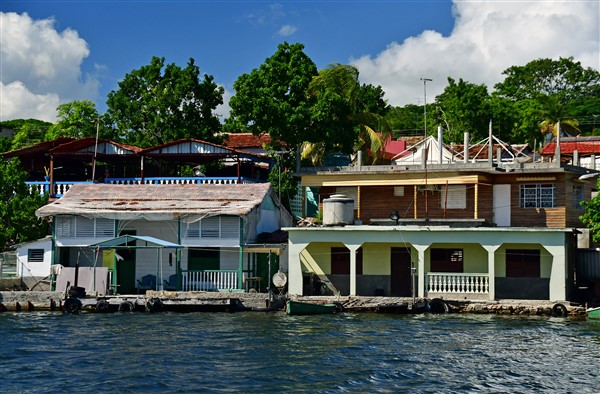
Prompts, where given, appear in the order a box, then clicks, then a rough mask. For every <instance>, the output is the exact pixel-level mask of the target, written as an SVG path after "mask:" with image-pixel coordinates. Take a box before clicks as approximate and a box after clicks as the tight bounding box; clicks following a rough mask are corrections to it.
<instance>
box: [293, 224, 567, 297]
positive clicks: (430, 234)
mask: <svg viewBox="0 0 600 394" xmlns="http://www.w3.org/2000/svg"><path fill="white" fill-rule="evenodd" d="M286 230H287V231H289V240H290V245H289V247H290V251H289V281H290V283H289V292H290V294H296V295H307V294H308V293H309V292H311V291H314V290H316V288H315V287H312V288H311V287H310V286H307V277H308V278H310V279H311V280H316V281H317V282H318V283H319V286H321V289H325V290H324V291H329V292H331V293H337V294H340V295H350V296H357V295H391V296H404V297H410V296H418V297H421V298H422V297H428V298H435V297H437V298H445V299H459V300H464V299H466V300H497V299H508V298H514V299H547V300H564V299H566V297H567V287H568V286H567V283H568V276H569V275H570V269H569V266H570V251H571V250H572V249H571V242H572V240H573V235H572V230H570V229H525V228H519V229H515V228H449V227H445V226H345V227H309V228H293V229H291V228H290V229H286ZM313 294H314V293H313Z"/></svg>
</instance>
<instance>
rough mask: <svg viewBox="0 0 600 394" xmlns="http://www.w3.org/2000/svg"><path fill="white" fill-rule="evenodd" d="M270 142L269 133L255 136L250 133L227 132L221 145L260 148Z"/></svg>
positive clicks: (236, 147)
mask: <svg viewBox="0 0 600 394" xmlns="http://www.w3.org/2000/svg"><path fill="white" fill-rule="evenodd" d="M270 143H271V136H270V135H269V134H266V133H265V134H261V135H259V136H255V135H254V134H252V133H227V134H226V139H225V141H223V145H225V146H227V147H229V148H234V149H244V148H246V149H247V148H262V147H263V146H264V145H265V144H270Z"/></svg>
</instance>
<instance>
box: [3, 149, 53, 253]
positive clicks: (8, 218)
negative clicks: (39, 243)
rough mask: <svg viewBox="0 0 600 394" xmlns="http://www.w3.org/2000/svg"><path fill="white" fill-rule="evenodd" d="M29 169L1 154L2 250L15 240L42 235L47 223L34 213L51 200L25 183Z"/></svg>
mask: <svg viewBox="0 0 600 394" xmlns="http://www.w3.org/2000/svg"><path fill="white" fill-rule="evenodd" d="M26 179H27V172H25V171H23V170H22V169H21V166H20V164H19V161H18V160H17V159H11V160H8V161H7V160H5V159H4V158H2V157H0V184H2V187H1V188H0V199H1V200H2V201H3V203H2V204H0V250H6V248H7V247H8V246H10V245H13V244H15V243H20V242H25V241H30V240H34V239H38V238H41V237H43V236H45V235H46V234H47V233H48V225H47V223H46V222H45V221H44V220H42V219H38V218H37V217H36V216H35V211H36V209H38V208H40V207H41V206H43V205H44V204H46V203H47V202H48V197H43V196H40V194H39V193H37V192H36V191H31V190H30V189H29V187H28V186H27V185H26V184H25V180H26Z"/></svg>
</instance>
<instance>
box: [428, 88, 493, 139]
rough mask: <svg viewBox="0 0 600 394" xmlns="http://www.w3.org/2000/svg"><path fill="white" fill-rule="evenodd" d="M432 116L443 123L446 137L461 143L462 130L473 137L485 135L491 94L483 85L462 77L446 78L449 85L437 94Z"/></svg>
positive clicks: (489, 117)
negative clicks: (467, 80)
mask: <svg viewBox="0 0 600 394" xmlns="http://www.w3.org/2000/svg"><path fill="white" fill-rule="evenodd" d="M433 112H434V114H433V118H434V119H435V123H437V124H442V125H445V126H446V129H447V130H446V133H445V136H446V140H447V141H448V142H460V141H462V140H463V135H464V133H465V132H469V133H470V135H471V136H472V137H473V138H474V139H475V140H481V139H483V138H486V137H487V136H488V124H489V121H490V119H491V117H492V113H491V111H490V96H489V95H488V91H487V87H486V86H485V85H475V84H472V83H469V82H466V81H463V79H462V78H461V79H459V80H458V82H456V81H455V80H454V79H452V78H448V86H446V88H445V89H444V91H443V92H442V93H441V94H440V95H439V96H437V97H436V99H435V104H434V111H433Z"/></svg>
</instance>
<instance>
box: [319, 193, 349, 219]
mask: <svg viewBox="0 0 600 394" xmlns="http://www.w3.org/2000/svg"><path fill="white" fill-rule="evenodd" d="M353 223H354V200H353V199H351V198H348V197H346V196H345V195H344V194H333V195H332V196H331V197H329V198H326V199H324V200H323V225H325V226H344V225H346V224H353Z"/></svg>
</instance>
